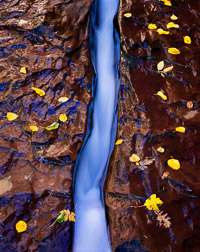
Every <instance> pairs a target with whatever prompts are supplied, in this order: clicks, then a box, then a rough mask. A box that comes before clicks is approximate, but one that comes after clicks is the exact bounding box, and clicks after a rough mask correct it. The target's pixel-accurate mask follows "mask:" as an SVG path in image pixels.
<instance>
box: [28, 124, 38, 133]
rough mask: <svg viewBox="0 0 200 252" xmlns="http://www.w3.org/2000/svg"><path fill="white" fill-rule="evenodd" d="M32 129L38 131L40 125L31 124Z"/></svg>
mask: <svg viewBox="0 0 200 252" xmlns="http://www.w3.org/2000/svg"><path fill="white" fill-rule="evenodd" d="M30 129H31V130H32V132H35V131H38V127H37V126H34V125H31V126H30Z"/></svg>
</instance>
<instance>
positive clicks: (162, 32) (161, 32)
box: [157, 28, 169, 35]
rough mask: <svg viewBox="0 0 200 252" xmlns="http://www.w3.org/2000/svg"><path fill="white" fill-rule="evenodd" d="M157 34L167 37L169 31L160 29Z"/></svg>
mask: <svg viewBox="0 0 200 252" xmlns="http://www.w3.org/2000/svg"><path fill="white" fill-rule="evenodd" d="M157 33H159V34H161V35H162V34H165V35H167V34H169V31H164V30H163V29H161V28H159V29H158V30H157Z"/></svg>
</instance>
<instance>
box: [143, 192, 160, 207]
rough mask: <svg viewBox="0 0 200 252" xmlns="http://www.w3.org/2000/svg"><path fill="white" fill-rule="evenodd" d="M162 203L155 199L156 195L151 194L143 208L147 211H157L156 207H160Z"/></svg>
mask: <svg viewBox="0 0 200 252" xmlns="http://www.w3.org/2000/svg"><path fill="white" fill-rule="evenodd" d="M162 204H163V202H162V200H161V199H160V198H157V197H156V194H152V195H151V196H150V197H149V198H148V199H146V201H145V203H144V206H146V208H147V209H149V210H154V211H157V210H159V208H158V205H162Z"/></svg>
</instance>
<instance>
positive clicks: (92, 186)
mask: <svg viewBox="0 0 200 252" xmlns="http://www.w3.org/2000/svg"><path fill="white" fill-rule="evenodd" d="M118 5H119V0H96V1H95V3H94V4H93V7H92V9H91V21H90V30H89V36H90V46H91V55H92V62H93V66H94V70H95V76H94V77H93V100H92V102H91V104H90V108H89V116H88V126H87V134H86V137H85V140H84V143H83V147H82V149H81V151H80V153H79V155H78V158H77V160H76V164H75V168H74V184H73V187H74V201H75V205H76V209H75V212H76V215H77V217H76V223H75V229H74V241H73V251H74V252H107V251H111V245H110V239H109V229H108V224H107V220H106V214H105V204H104V196H103V185H104V181H105V178H106V173H107V167H108V163H109V158H110V155H111V152H112V150H113V147H114V143H115V138H116V130H117V111H118V110H117V100H118V89H119V58H120V43H119V34H118V31H117V29H116V27H115V25H114V19H115V17H116V14H117V10H118Z"/></svg>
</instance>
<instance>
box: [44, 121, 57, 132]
mask: <svg viewBox="0 0 200 252" xmlns="http://www.w3.org/2000/svg"><path fill="white" fill-rule="evenodd" d="M58 127H59V123H58V122H54V123H52V124H51V125H49V126H47V127H46V128H45V129H46V130H54V129H57V128H58Z"/></svg>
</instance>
